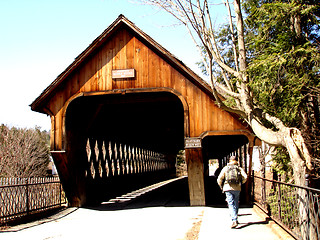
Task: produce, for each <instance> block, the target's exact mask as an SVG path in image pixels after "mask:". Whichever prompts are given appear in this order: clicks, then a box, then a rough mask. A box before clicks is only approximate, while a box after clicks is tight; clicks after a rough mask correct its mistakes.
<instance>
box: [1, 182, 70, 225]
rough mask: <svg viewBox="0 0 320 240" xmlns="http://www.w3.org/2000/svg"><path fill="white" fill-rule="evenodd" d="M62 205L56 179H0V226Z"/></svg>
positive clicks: (64, 202)
mask: <svg viewBox="0 0 320 240" xmlns="http://www.w3.org/2000/svg"><path fill="white" fill-rule="evenodd" d="M64 204H66V198H65V195H64V192H63V189H62V186H61V184H60V180H59V178H58V177H52V178H0V226H1V225H5V224H7V223H9V222H12V221H15V220H18V219H21V218H24V217H27V216H30V215H32V214H35V213H39V212H41V211H45V210H49V209H53V208H57V207H60V206H62V205H64Z"/></svg>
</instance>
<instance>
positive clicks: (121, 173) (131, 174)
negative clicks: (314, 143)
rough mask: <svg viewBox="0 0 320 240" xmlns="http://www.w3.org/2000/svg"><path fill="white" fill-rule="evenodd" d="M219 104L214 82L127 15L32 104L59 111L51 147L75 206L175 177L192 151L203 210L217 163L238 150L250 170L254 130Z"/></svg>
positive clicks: (191, 179) (195, 190)
mask: <svg viewBox="0 0 320 240" xmlns="http://www.w3.org/2000/svg"><path fill="white" fill-rule="evenodd" d="M215 101H216V100H215V99H214V97H213V94H212V91H211V88H210V86H209V85H208V83H206V82H205V81H204V80H203V79H201V78H200V77H199V76H197V75H196V74H195V73H194V72H193V71H191V70H190V69H189V68H188V67H187V66H185V65H184V64H183V63H182V62H181V61H180V60H178V59H177V58H176V57H174V56H173V55H172V54H171V53H169V52H168V51H167V50H166V49H164V48H163V47H162V46H160V45H159V44H158V43H156V42H155V41H154V40H153V39H152V38H150V37H149V36H148V35H147V34H145V33H144V32H143V31H141V30H140V29H139V28H137V27H136V26H135V25H134V24H133V23H132V22H130V21H129V20H128V19H126V18H125V17H124V16H122V15H120V16H119V17H118V18H117V19H116V20H115V21H114V22H113V23H112V24H111V25H110V26H109V27H108V28H107V29H106V30H105V31H104V32H103V33H102V34H101V35H100V36H98V37H97V38H96V39H95V40H94V41H93V42H92V44H91V45H90V46H89V47H88V48H86V49H85V50H84V51H83V52H82V53H81V54H80V55H79V56H78V57H77V58H76V59H75V61H74V62H73V63H71V64H70V66H68V67H67V68H66V70H65V71H64V72H62V73H61V74H60V75H59V76H58V77H57V78H56V79H55V80H54V81H53V82H52V83H51V84H50V85H49V86H48V87H47V88H46V89H45V90H44V91H43V92H42V93H41V95H40V96H39V97H38V98H36V99H35V101H34V102H33V103H32V104H31V109H32V110H33V111H37V112H40V113H45V114H48V115H50V117H51V138H50V147H51V153H52V156H53V159H54V162H55V165H56V167H57V170H58V172H59V176H60V179H61V182H62V184H63V187H64V190H65V192H66V195H67V197H68V201H69V203H70V205H72V206H82V205H85V204H89V203H94V202H99V201H101V200H103V199H105V198H109V197H112V195H114V194H118V193H120V192H119V191H127V190H130V188H134V187H135V188H138V187H140V186H141V185H145V184H148V183H149V182H152V181H156V180H161V179H160V178H168V177H171V176H172V175H173V174H174V173H175V164H174V163H175V157H176V154H177V153H178V151H179V150H181V149H185V155H186V162H187V168H188V187H189V196H190V205H193V206H199V205H205V204H206V196H205V181H204V180H205V176H206V172H207V169H208V162H209V160H210V159H212V158H216V159H218V161H219V162H220V163H221V164H220V165H221V166H222V165H223V164H224V163H225V161H226V159H227V157H228V156H229V155H230V154H236V155H238V156H239V157H241V159H242V160H241V161H242V162H243V164H244V167H246V170H247V172H250V162H251V159H250V156H251V153H252V147H253V138H254V137H253V135H252V132H251V130H250V128H249V127H248V126H247V125H246V124H245V123H244V122H242V121H241V120H240V118H239V117H238V116H237V115H235V114H230V113H228V112H225V111H223V110H222V109H220V108H219V107H218V106H217V105H216V104H215ZM239 149H240V150H239ZM242 156H243V157H242ZM247 156H249V157H247ZM245 164H247V166H245Z"/></svg>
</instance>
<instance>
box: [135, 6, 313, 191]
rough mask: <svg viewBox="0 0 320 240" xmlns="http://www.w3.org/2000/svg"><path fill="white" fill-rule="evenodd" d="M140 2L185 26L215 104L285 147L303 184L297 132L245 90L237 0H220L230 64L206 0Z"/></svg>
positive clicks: (304, 152) (305, 160) (304, 157)
mask: <svg viewBox="0 0 320 240" xmlns="http://www.w3.org/2000/svg"><path fill="white" fill-rule="evenodd" d="M140 2H143V3H145V4H151V5H154V6H158V7H160V8H162V9H164V10H165V11H167V12H169V13H170V14H171V15H172V16H174V17H175V18H176V19H178V20H179V21H180V23H182V24H183V25H184V26H186V28H187V30H188V32H189V34H190V36H191V38H192V40H193V41H194V43H195V45H196V46H197V47H198V48H199V53H200V54H201V55H202V63H203V65H204V66H205V69H206V72H207V73H208V74H209V81H210V85H211V88H212V93H213V95H214V97H215V99H216V103H217V105H218V106H219V107H220V108H222V109H224V110H226V111H229V112H234V113H236V114H238V115H239V116H240V117H241V118H243V119H244V120H245V121H246V122H247V123H248V124H249V125H250V126H251V128H252V129H253V131H254V133H255V134H256V135H257V136H258V137H259V138H260V139H261V140H263V141H264V142H266V143H268V144H269V145H272V146H283V147H285V148H286V149H287V151H288V153H289V156H290V159H291V162H292V165H293V172H294V179H295V183H296V184H299V185H304V183H305V174H306V167H307V168H308V169H309V170H311V169H313V165H312V158H311V156H310V154H309V152H308V149H307V147H306V144H305V141H304V138H303V136H302V134H301V131H300V130H299V129H297V128H292V127H287V126H286V125H285V124H284V123H283V122H282V121H281V119H279V118H277V117H276V116H272V115H270V114H268V113H267V112H265V111H264V109H262V108H261V107H260V106H259V103H257V102H255V101H254V94H253V91H252V90H251V89H250V87H249V78H248V75H247V68H248V66H247V52H246V44H245V30H244V18H243V15H242V11H241V6H240V0H234V2H233V7H230V4H229V2H228V1H227V0H224V5H225V7H226V9H227V11H226V12H227V14H228V17H229V25H230V26H229V28H230V32H231V36H230V38H231V40H232V46H231V48H232V52H233V63H232V64H231V65H230V64H227V63H226V61H225V59H224V58H223V56H222V55H223V49H221V48H220V45H219V43H218V40H217V38H216V36H215V34H214V33H215V29H214V25H213V20H212V19H213V17H214V15H212V14H211V10H212V9H211V7H212V3H209V2H208V1H207V0H202V1H200V0H166V1H164V0H140ZM209 4H211V5H209ZM235 36H237V37H235ZM217 68H219V71H220V72H221V76H222V79H217V77H216V76H215V74H214V70H217ZM227 98H232V99H233V100H234V104H233V105H227V104H226V103H225V101H224V100H225V99H227ZM265 122H268V123H271V125H272V126H271V127H270V124H269V125H266V124H264V123H265Z"/></svg>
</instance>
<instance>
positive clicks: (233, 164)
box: [217, 156, 247, 228]
mask: <svg viewBox="0 0 320 240" xmlns="http://www.w3.org/2000/svg"><path fill="white" fill-rule="evenodd" d="M246 181H247V174H246V173H245V172H244V170H243V169H242V168H241V167H239V166H238V161H237V158H236V157H235V156H231V157H230V159H229V163H228V165H227V166H225V167H224V168H223V169H222V170H221V173H220V174H219V176H218V180H217V182H218V184H219V186H220V188H221V189H222V191H223V192H224V193H225V194H226V201H227V203H228V207H229V210H230V215H231V220H232V225H231V228H235V227H237V226H238V211H239V198H240V191H241V184H243V183H245V182H246Z"/></svg>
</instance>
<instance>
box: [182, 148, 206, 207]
mask: <svg viewBox="0 0 320 240" xmlns="http://www.w3.org/2000/svg"><path fill="white" fill-rule="evenodd" d="M185 153H186V162H187V168H188V184H189V195H190V205H191V206H205V205H206V201H205V192H204V169H203V156H202V149H201V148H186V149H185Z"/></svg>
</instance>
